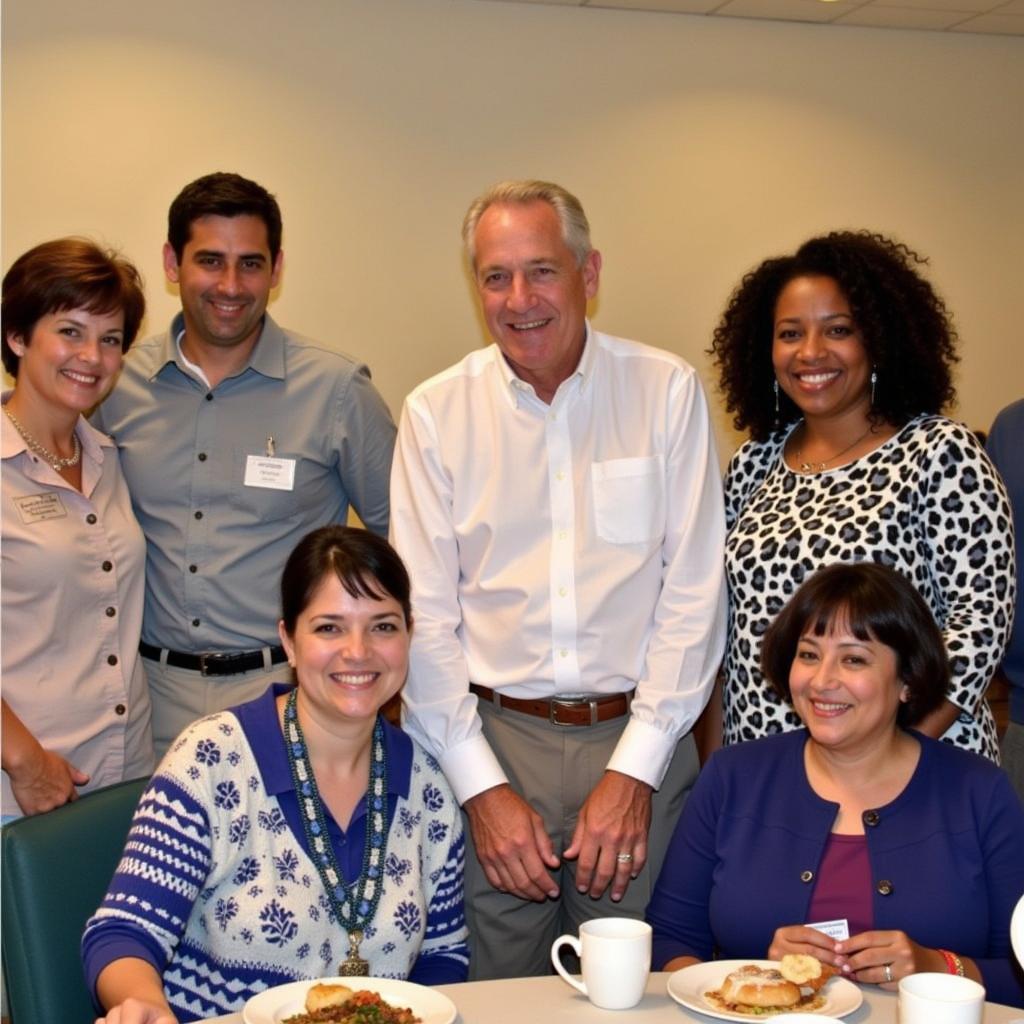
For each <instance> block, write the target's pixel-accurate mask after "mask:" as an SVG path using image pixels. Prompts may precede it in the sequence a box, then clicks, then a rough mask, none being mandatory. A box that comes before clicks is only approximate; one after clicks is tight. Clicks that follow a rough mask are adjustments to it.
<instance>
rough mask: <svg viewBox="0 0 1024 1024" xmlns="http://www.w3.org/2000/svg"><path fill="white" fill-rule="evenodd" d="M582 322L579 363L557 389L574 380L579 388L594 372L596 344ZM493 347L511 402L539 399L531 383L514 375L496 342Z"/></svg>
mask: <svg viewBox="0 0 1024 1024" xmlns="http://www.w3.org/2000/svg"><path fill="white" fill-rule="evenodd" d="M584 323H585V324H586V329H587V333H586V337H585V338H584V341H583V354H582V355H581V356H580V361H579V363H577V364H576V369H575V370H573V372H572V373H571V374H570V375H569V377H568V378H567V379H566V380H564V381H562V383H561V384H560V385H559V391H561V390H562V388H564V387H565V386H566V385H567V384H568V383H570V382H571V381H574V380H578V381H579V386H580V388H582V387H584V386H585V385H586V383H587V382H588V381H589V380H590V378H591V376H592V374H593V372H594V360H595V358H596V357H595V355H594V349H595V347H596V346H595V345H594V344H593V341H592V336H593V331H592V329H591V326H590V321H589V320H586V321H584ZM493 348H494V361H495V363H497V366H498V373H500V374H501V378H502V380H503V381H504V382H505V387H506V389H507V391H508V395H509V397H510V398H511V400H512V404H513V405H514V406H516V408H518V407H519V404H520V402H521V401H522V400H523V399H524V398H525V399H532V400H534V401H540V399H538V398H537V396H536V392H535V391H534V389H533V385H531V384H528V383H527V382H526V381H525V380H523V379H522V378H521V377H518V376H516V373H515V371H514V370H513V369H512V367H511V366H510V365H509V362H508V360H507V359H506V358H505V356H504V354H503V353H502V351H501V348H500V347H499V346H498V345H497V344H495V345H494V346H493ZM557 394H558V392H556V398H557ZM552 404H553V403H552Z"/></svg>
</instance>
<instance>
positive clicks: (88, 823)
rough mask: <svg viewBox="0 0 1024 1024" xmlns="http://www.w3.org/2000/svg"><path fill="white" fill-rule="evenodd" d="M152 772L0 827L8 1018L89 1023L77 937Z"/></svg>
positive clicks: (33, 1023) (28, 1023) (16, 1022)
mask: <svg viewBox="0 0 1024 1024" xmlns="http://www.w3.org/2000/svg"><path fill="white" fill-rule="evenodd" d="M148 781H149V780H148V779H137V780H135V781H132V782H121V783H118V784H117V785H115V786H107V787H106V788H105V789H97V790H95V791H94V792H92V793H89V794H88V795H86V796H83V797H81V798H80V799H78V800H76V801H74V803H70V804H66V805H65V806H64V807H59V808H58V809H57V810H55V811H50V812H49V813H48V814H38V815H34V816H33V817H30V818H20V819H18V820H17V821H13V822H11V823H10V824H9V825H7V826H5V827H4V829H3V831H2V832H0V856H2V863H0V870H2V873H0V896H2V910H3V931H2V933H0V935H2V937H0V942H2V947H3V972H4V986H5V988H6V991H7V1001H8V1007H9V1009H10V1014H11V1016H10V1020H11V1024H92V1022H93V1021H94V1020H95V1019H96V1013H95V1011H94V1010H93V1006H92V999H91V998H90V995H89V992H88V990H87V989H86V986H85V976H84V974H83V973H82V962H81V958H80V955H79V943H80V941H81V938H82V931H83V930H84V928H85V922H86V921H87V920H88V919H89V918H90V917H91V916H92V915H93V914H94V913H95V911H96V908H97V907H98V906H99V905H100V902H101V900H102V899H103V896H104V894H105V893H106V891H107V887H108V885H109V884H110V879H111V877H112V876H113V874H114V869H115V868H116V867H117V863H118V861H119V860H120V857H121V851H122V849H123V848H124V841H125V837H126V836H127V835H128V826H129V825H130V824H131V819H132V813H133V812H134V810H135V805H136V803H138V800H139V797H140V796H141V795H142V791H143V789H144V788H145V786H146V783H147V782H148Z"/></svg>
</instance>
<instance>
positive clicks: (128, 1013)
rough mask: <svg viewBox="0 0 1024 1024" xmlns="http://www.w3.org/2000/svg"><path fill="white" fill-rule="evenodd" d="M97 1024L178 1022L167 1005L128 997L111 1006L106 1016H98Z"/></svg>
mask: <svg viewBox="0 0 1024 1024" xmlns="http://www.w3.org/2000/svg"><path fill="white" fill-rule="evenodd" d="M96 1024H178V1020H177V1018H176V1017H175V1016H174V1014H173V1013H171V1012H170V1010H168V1009H167V1005H166V1004H164V1005H162V1006H158V1005H157V1004H156V1003H147V1002H145V1001H143V1000H141V999H126V1000H125V1001H124V1002H123V1003H121V1004H120V1005H119V1006H114V1007H111V1008H110V1009H109V1010H108V1011H107V1015H106V1017H97V1018H96Z"/></svg>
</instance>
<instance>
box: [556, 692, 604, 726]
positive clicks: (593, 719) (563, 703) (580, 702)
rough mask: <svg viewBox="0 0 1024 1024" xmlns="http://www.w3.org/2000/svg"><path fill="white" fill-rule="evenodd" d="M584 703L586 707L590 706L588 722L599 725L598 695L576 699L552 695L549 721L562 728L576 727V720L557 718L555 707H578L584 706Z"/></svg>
mask: <svg viewBox="0 0 1024 1024" xmlns="http://www.w3.org/2000/svg"><path fill="white" fill-rule="evenodd" d="M584 705H585V706H586V707H589V708H590V721H589V722H588V723H587V724H588V725H597V698H596V697H591V698H583V699H580V698H576V699H574V700H573V699H566V698H564V697H552V698H551V702H550V704H549V705H548V721H549V722H550V723H551V724H552V725H557V726H558V727H559V728H562V729H572V728H574V727H575V725H576V723H575V722H559V721H558V720H557V719H556V718H555V709H556V707H561V708H578V707H582V706H584Z"/></svg>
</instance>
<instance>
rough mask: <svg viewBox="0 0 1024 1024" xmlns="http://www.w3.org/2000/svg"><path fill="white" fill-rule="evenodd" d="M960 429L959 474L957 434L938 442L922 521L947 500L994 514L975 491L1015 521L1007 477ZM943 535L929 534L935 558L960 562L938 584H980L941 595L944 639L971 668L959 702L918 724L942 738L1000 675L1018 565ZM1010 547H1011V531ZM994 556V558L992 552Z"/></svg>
mask: <svg viewBox="0 0 1024 1024" xmlns="http://www.w3.org/2000/svg"><path fill="white" fill-rule="evenodd" d="M956 429H957V430H960V431H963V433H964V435H965V437H964V439H963V441H962V443H961V445H960V451H961V453H962V455H961V457H959V458H958V459H957V462H958V464H959V469H960V472H959V473H957V474H956V475H954V476H949V475H948V474H947V467H946V464H945V462H943V461H942V459H941V458H940V456H941V455H942V454H944V453H948V452H950V451H951V450H952V449H953V448H954V446H955V444H956V441H955V440H954V439H952V438H943V439H942V443H941V444H939V445H936V446H935V448H934V451H932V452H931V455H932V459H931V463H930V473H929V479H928V484H929V487H928V493H927V505H926V508H924V509H921V510H920V511H919V513H918V515H919V516H920V518H921V520H922V521H923V522H926V523H927V522H928V521H929V511H928V509H935V510H937V515H938V521H939V522H946V520H947V518H948V515H947V514H946V513H945V512H943V511H942V506H943V504H944V503H945V502H946V501H947V500H954V501H963V502H964V503H965V505H966V508H965V511H964V512H963V515H965V516H966V517H967V518H968V519H969V520H971V521H976V520H977V519H979V518H981V517H982V516H989V517H992V516H994V514H995V511H994V509H991V508H988V507H987V506H983V505H982V504H980V503H979V499H978V498H977V497H973V498H972V496H971V495H972V494H973V495H985V494H993V495H995V496H996V500H997V501H999V502H1001V503H1002V504H1003V505H1004V507H1005V508H1006V510H1007V511H1006V515H1007V520H1008V521H1009V520H1010V512H1009V502H1008V499H1007V497H1006V489H1005V488H1004V487H1003V482H1002V479H1001V478H1000V476H999V474H998V473H997V472H995V470H994V468H993V466H992V464H991V462H989V460H988V457H987V456H986V455H985V453H984V449H983V448H982V447H981V445H980V444H979V443H978V442H977V440H976V439H975V437H974V435H973V433H971V432H970V431H969V430H968V429H967V428H966V427H960V426H959V425H956ZM968 469H970V470H972V471H974V472H975V473H976V474H977V476H978V484H977V487H976V488H975V489H974V490H973V491H972V492H968V491H967V490H965V489H964V488H962V486H961V482H962V478H963V475H964V472H965V471H966V470H968ZM942 540H943V538H942V537H941V536H939V535H938V534H937V533H934V532H929V535H928V537H927V541H928V547H929V550H930V552H931V557H932V559H933V561H934V560H936V559H937V558H938V557H940V555H941V557H944V558H945V557H950V558H954V559H955V560H956V562H957V565H956V567H955V569H953V570H951V571H944V572H942V573H934V574H933V576H934V579H935V581H936V584H938V583H939V582H941V579H942V578H943V577H944V576H948V577H950V578H957V577H962V576H965V577H966V578H967V579H968V580H969V581H971V582H973V583H975V584H978V585H980V586H981V588H982V589H979V587H978V586H972V585H971V582H969V583H966V584H964V586H963V587H960V588H956V587H953V588H952V589H950V590H948V591H947V592H945V593H944V594H943V596H942V598H943V604H944V606H945V609H946V621H945V625H944V626H943V629H942V638H943V640H944V642H945V644H946V650H947V652H948V653H949V659H950V663H951V665H955V664H956V663H957V662H962V663H964V664H965V665H966V670H965V671H963V672H960V673H957V674H955V675H954V679H953V685H954V691H953V693H954V696H955V697H956V700H955V701H954V700H953V699H951V698H947V699H946V701H945V702H944V703H943V704H942V705H940V707H939V708H938V709H937V710H936V711H933V712H932V713H931V714H930V715H927V716H926V717H925V718H924V719H922V720H921V721H920V722H917V723H915V725H914V728H915V729H917V730H918V731H919V732H922V733H924V734H925V735H926V736H931V737H932V738H934V739H938V738H939V737H940V736H942V734H943V733H944V732H945V731H946V730H947V729H948V728H949V727H950V726H951V725H952V724H953V723H954V722H955V721H956V719H957V716H958V715H959V714H960V712H961V711H967V712H968V714H971V715H973V714H974V713H975V711H976V709H977V708H978V706H979V705H980V703H981V702H982V701H983V700H984V699H985V693H986V692H987V690H988V686H989V683H990V681H991V679H992V676H993V675H994V674H995V671H996V669H997V667H998V666H999V663H1000V662H1001V661H1002V656H1003V652H1004V650H1005V648H1006V644H1007V642H1008V641H1009V623H1010V622H1012V621H1013V601H1014V586H1013V579H1014V565H1013V559H1012V558H1011V560H1010V565H1009V566H1008V567H1007V569H1006V570H1005V571H1004V570H1001V569H999V568H998V567H997V566H996V564H995V563H994V561H993V560H992V557H990V558H989V559H988V560H987V564H985V565H982V566H973V565H972V564H971V559H972V557H973V556H972V551H973V549H974V547H975V545H973V544H972V545H967V546H966V547H964V548H963V549H957V550H956V551H955V552H950V551H949V549H948V548H946V547H945V546H943V545H942ZM1010 545H1011V549H1012V533H1011V540H1010ZM993 557H994V556H993ZM1004 572H1005V573H1006V574H1007V576H1006V578H1007V579H1008V580H1009V583H1010V585H1009V586H1008V587H1007V588H1006V590H1005V592H1004V594H1003V595H1002V597H1000V595H999V593H998V586H997V581H998V579H999V577H1000V575H1001V574H1003V573H1004ZM986 600H988V601H990V602H991V604H992V608H993V611H990V612H987V613H986V614H985V615H984V620H985V624H986V625H991V626H992V627H993V628H992V629H991V630H990V631H988V632H990V639H989V640H988V641H987V642H986V644H985V646H981V645H980V644H979V642H978V639H979V638H981V637H983V636H984V634H985V632H986V631H985V630H982V629H981V628H979V627H980V619H979V609H980V608H981V607H982V606H983V605H984V603H985V601H986ZM1000 607H1001V608H1002V610H1003V619H1004V622H1005V623H1006V625H1005V627H1004V630H1003V633H1002V635H1001V636H1000V633H999V630H998V629H996V628H995V621H996V614H995V609H998V608H1000Z"/></svg>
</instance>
